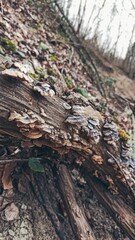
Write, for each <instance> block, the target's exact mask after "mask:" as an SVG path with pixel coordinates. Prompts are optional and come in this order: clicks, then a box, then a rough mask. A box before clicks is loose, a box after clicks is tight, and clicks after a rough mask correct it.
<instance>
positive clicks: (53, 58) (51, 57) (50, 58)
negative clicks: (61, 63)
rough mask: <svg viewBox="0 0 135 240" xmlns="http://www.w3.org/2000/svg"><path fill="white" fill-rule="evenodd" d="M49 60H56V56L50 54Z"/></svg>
mask: <svg viewBox="0 0 135 240" xmlns="http://www.w3.org/2000/svg"><path fill="white" fill-rule="evenodd" d="M49 60H51V61H57V56H55V55H52V56H50V57H49Z"/></svg>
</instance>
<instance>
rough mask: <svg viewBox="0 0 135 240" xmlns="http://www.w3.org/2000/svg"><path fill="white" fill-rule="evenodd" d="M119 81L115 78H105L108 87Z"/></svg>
mask: <svg viewBox="0 0 135 240" xmlns="http://www.w3.org/2000/svg"><path fill="white" fill-rule="evenodd" d="M116 82H117V80H116V79H115V78H107V79H106V80H105V83H106V85H107V86H108V87H110V88H111V87H112V86H113V85H114V84H115V83H116Z"/></svg>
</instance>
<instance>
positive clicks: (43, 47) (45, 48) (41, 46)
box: [38, 42, 50, 51]
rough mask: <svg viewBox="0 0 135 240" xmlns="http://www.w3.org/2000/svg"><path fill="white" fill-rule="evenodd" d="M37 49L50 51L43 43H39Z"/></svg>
mask: <svg viewBox="0 0 135 240" xmlns="http://www.w3.org/2000/svg"><path fill="white" fill-rule="evenodd" d="M38 47H39V48H40V49H42V50H44V51H46V50H49V49H50V47H49V46H48V45H46V44H45V43H43V42H41V43H40V44H39V45H38Z"/></svg>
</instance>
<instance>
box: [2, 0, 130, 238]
mask: <svg viewBox="0 0 135 240" xmlns="http://www.w3.org/2000/svg"><path fill="white" fill-rule="evenodd" d="M48 11H50V9H48V8H47V6H46V5H43V4H41V5H40V4H37V3H32V1H5V2H2V3H1V16H0V43H1V44H0V70H1V71H2V72H4V70H5V69H6V70H7V69H10V70H11V68H12V69H13V70H14V71H13V74H15V76H16V77H17V76H18V74H19V73H18V72H17V71H18V70H19V71H20V72H21V73H22V79H24V80H25V78H26V77H29V80H30V82H31V81H35V83H36V82H38V81H43V82H47V83H50V84H51V85H52V87H53V88H54V89H55V91H56V94H58V95H59V96H63V94H64V93H65V95H67V96H68V92H69V91H73V92H76V91H77V92H78V91H79V92H80V93H81V94H80V98H81V97H82V98H86V99H88V98H89V99H90V101H91V103H94V104H95V105H97V107H98V108H100V109H102V110H103V112H104V111H105V110H106V109H105V106H104V103H105V100H104V98H102V97H101V95H100V94H99V92H98V91H97V89H96V87H95V86H94V85H93V84H92V83H90V79H89V78H88V76H87V74H86V72H85V69H84V67H83V64H82V62H81V61H80V59H79V56H78V55H77V53H76V52H75V50H74V48H73V47H72V46H71V45H70V44H69V43H68V39H65V38H64V37H62V36H61V35H60V34H59V33H57V34H56V32H57V31H56V32H55V33H54V32H53V31H52V29H51V25H52V26H53V27H54V25H55V24H56V26H57V16H56V19H54V20H53V21H52V20H51V22H50V18H49V16H48ZM50 14H51V13H50ZM47 16H48V17H47ZM10 70H9V71H10ZM7 74H8V71H7ZM10 74H11V71H10ZM110 76H111V77H113V78H115V77H117V78H118V79H120V80H119V81H118V82H117V83H116V88H117V89H118V94H119V93H120V91H123V93H122V94H123V96H125V95H126V94H127V95H126V96H127V97H128V98H133V99H134V98H135V97H134V93H133V91H134V85H132V86H131V85H130V80H127V81H126V82H125V81H124V83H123V80H124V79H125V76H124V75H123V76H122V75H121V74H119V73H118V72H116V74H115V75H107V77H110ZM126 79H127V78H126ZM121 82H122V84H121ZM127 87H129V88H128V91H127ZM86 89H87V90H86ZM111 89H112V88H111ZM108 90H109V91H110V88H109V89H108ZM129 90H130V91H129ZM109 101H110V106H111V104H112V101H111V100H109ZM126 107H127V106H125V108H126ZM110 108H111V107H110ZM113 108H114V112H117V111H118V113H120V111H121V108H120V107H119V108H118V109H117V107H116V105H113ZM122 108H123V107H122ZM117 120H118V121H119V122H121V116H120V117H119V116H117ZM123 124H125V123H123ZM124 126H125V125H124ZM129 126H130V121H129V123H128V124H127V125H126V128H127V129H129V128H130V127H129ZM72 172H73V179H74V181H75V183H76V193H77V196H78V198H79V197H81V200H82V202H83V204H84V205H85V207H86V208H87V209H88V210H89V211H90V214H91V217H90V219H89V222H90V225H91V227H92V229H93V231H94V233H95V236H96V238H97V239H99V240H114V239H117V240H128V238H126V237H125V236H124V235H123V234H122V233H121V231H120V230H119V228H118V227H117V225H116V224H115V223H114V221H113V220H112V219H111V217H110V216H108V214H107V213H106V211H105V209H103V208H102V207H101V205H100V204H99V203H98V201H97V199H96V197H95V196H94V195H93V193H92V191H91V190H90V189H88V186H87V184H86V183H82V178H81V177H80V176H79V173H78V172H77V171H76V170H75V169H73V170H72ZM52 179H53V177H52V178H51V180H50V181H52ZM19 190H20V189H19ZM21 190H22V187H21ZM27 190H28V189H26V188H25V187H24V189H23V191H21V192H23V193H21V194H16V196H15V200H14V201H15V203H16V205H17V206H18V208H19V209H20V212H19V215H18V216H17V219H16V220H14V221H9V220H8V219H7V218H6V216H5V211H4V212H3V211H2V212H1V220H0V221H1V229H0V239H1V240H6V239H16V240H17V239H22V240H24V239H35V240H40V239H50V240H51V239H58V237H57V234H56V232H55V230H54V228H53V226H52V224H51V222H50V220H49V218H48V216H47V214H46V212H45V211H43V208H42V207H41V206H39V205H38V203H37V201H36V200H35V201H33V199H32V198H33V196H32V197H31V198H30V195H27V194H26V191H27ZM29 198H30V199H29ZM33 209H34V211H33ZM8 214H9V213H8ZM88 217H89V216H88ZM65 218H66V217H65ZM65 222H66V221H65ZM68 224H69V223H67V225H68ZM34 228H36V229H38V230H37V231H36V232H34ZM65 228H66V227H65ZM65 232H66V230H65ZM64 239H67V240H68V239H73V237H72V235H70V234H69V235H68V231H67V233H65V238H64Z"/></svg>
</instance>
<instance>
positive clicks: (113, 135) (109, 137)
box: [103, 119, 119, 146]
mask: <svg viewBox="0 0 135 240" xmlns="http://www.w3.org/2000/svg"><path fill="white" fill-rule="evenodd" d="M103 139H104V141H105V142H107V143H108V144H110V145H113V146H116V142H117V141H118V140H119V134H118V130H117V126H116V124H115V123H114V122H113V121H112V120H110V119H107V120H106V123H105V124H104V125H103Z"/></svg>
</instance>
